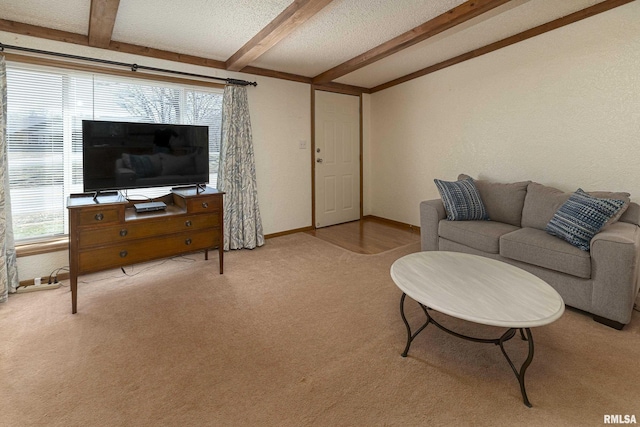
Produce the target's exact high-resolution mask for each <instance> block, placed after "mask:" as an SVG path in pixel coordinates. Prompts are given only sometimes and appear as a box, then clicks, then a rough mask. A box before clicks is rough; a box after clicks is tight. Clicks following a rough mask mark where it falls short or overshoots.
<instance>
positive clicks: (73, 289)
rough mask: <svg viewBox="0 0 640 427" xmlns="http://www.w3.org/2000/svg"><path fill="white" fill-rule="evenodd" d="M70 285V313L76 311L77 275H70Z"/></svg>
mask: <svg viewBox="0 0 640 427" xmlns="http://www.w3.org/2000/svg"><path fill="white" fill-rule="evenodd" d="M70 282H71V284H70V287H71V314H76V313H77V312H78V275H76V274H72V275H71V277H70Z"/></svg>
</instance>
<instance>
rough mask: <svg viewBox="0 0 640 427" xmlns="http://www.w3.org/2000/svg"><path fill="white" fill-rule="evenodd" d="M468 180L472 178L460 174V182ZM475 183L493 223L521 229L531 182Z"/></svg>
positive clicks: (483, 181)
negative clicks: (528, 187) (501, 223)
mask: <svg viewBox="0 0 640 427" xmlns="http://www.w3.org/2000/svg"><path fill="white" fill-rule="evenodd" d="M467 178H470V177H469V175H465V174H460V175H459V176H458V180H463V179H467ZM473 182H474V183H475V184H476V188H477V189H478V192H479V193H480V197H482V201H483V202H484V207H485V209H486V210H487V214H488V215H489V218H491V220H492V221H497V222H504V223H505V224H511V225H515V226H516V227H520V220H521V217H522V208H523V206H524V200H525V196H526V195H527V186H528V185H529V183H530V182H531V181H522V182H513V183H509V184H502V183H498V182H491V181H485V180H481V179H478V180H474V181H473ZM554 212H555V211H554ZM545 226H546V224H545ZM543 228H544V227H543Z"/></svg>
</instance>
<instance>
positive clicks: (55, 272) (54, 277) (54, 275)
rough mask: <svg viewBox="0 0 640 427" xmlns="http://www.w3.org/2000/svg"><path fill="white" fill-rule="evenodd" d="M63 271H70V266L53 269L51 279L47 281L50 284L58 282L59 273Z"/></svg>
mask: <svg viewBox="0 0 640 427" xmlns="http://www.w3.org/2000/svg"><path fill="white" fill-rule="evenodd" d="M61 271H69V266H65V267H60V268H56V269H55V270H53V271H52V272H51V274H49V280H48V281H47V283H48V284H49V285H51V284H52V283H58V273H59V272H61Z"/></svg>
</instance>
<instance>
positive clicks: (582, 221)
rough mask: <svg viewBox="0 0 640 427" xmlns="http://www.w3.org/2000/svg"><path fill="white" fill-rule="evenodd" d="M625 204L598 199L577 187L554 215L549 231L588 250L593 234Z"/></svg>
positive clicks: (620, 201)
mask: <svg viewBox="0 0 640 427" xmlns="http://www.w3.org/2000/svg"><path fill="white" fill-rule="evenodd" d="M624 203H625V202H624V200H616V199H599V198H597V197H593V196H591V195H589V194H587V193H585V192H584V191H582V189H581V188H578V190H577V191H576V192H575V193H573V194H572V195H571V197H569V200H567V201H566V202H565V203H564V204H563V205H562V206H560V209H558V211H557V212H556V213H555V214H554V215H553V218H551V221H549V224H547V227H546V231H547V233H549V234H551V235H553V236H556V237H559V238H561V239H563V240H566V241H567V242H569V243H571V244H572V245H573V246H575V247H577V248H580V249H582V250H583V251H588V250H589V249H590V244H591V239H592V238H593V236H595V235H596V233H597V232H598V231H600V229H601V228H602V227H604V225H605V224H606V222H607V221H608V220H609V218H612V217H613V216H614V215H615V214H616V213H617V212H618V211H619V210H620V209H621V208H622V206H623V205H624Z"/></svg>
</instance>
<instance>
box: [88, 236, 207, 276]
mask: <svg viewBox="0 0 640 427" xmlns="http://www.w3.org/2000/svg"><path fill="white" fill-rule="evenodd" d="M219 240H220V230H218V229H207V230H201V231H197V232H196V231H194V232H186V233H181V234H173V235H171V236H165V237H152V238H149V239H143V240H135V241H131V242H129V243H122V244H114V245H111V246H108V247H102V248H96V249H87V250H80V251H79V257H78V258H79V259H78V264H79V265H78V270H79V273H87V272H91V271H100V270H104V269H107V268H113V267H119V266H123V265H129V264H135V263H138V262H145V261H150V260H152V259H156V258H164V257H169V256H174V255H178V254H182V253H187V252H194V251H199V250H202V249H210V248H213V247H214V246H216V245H217V244H218V242H219Z"/></svg>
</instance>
